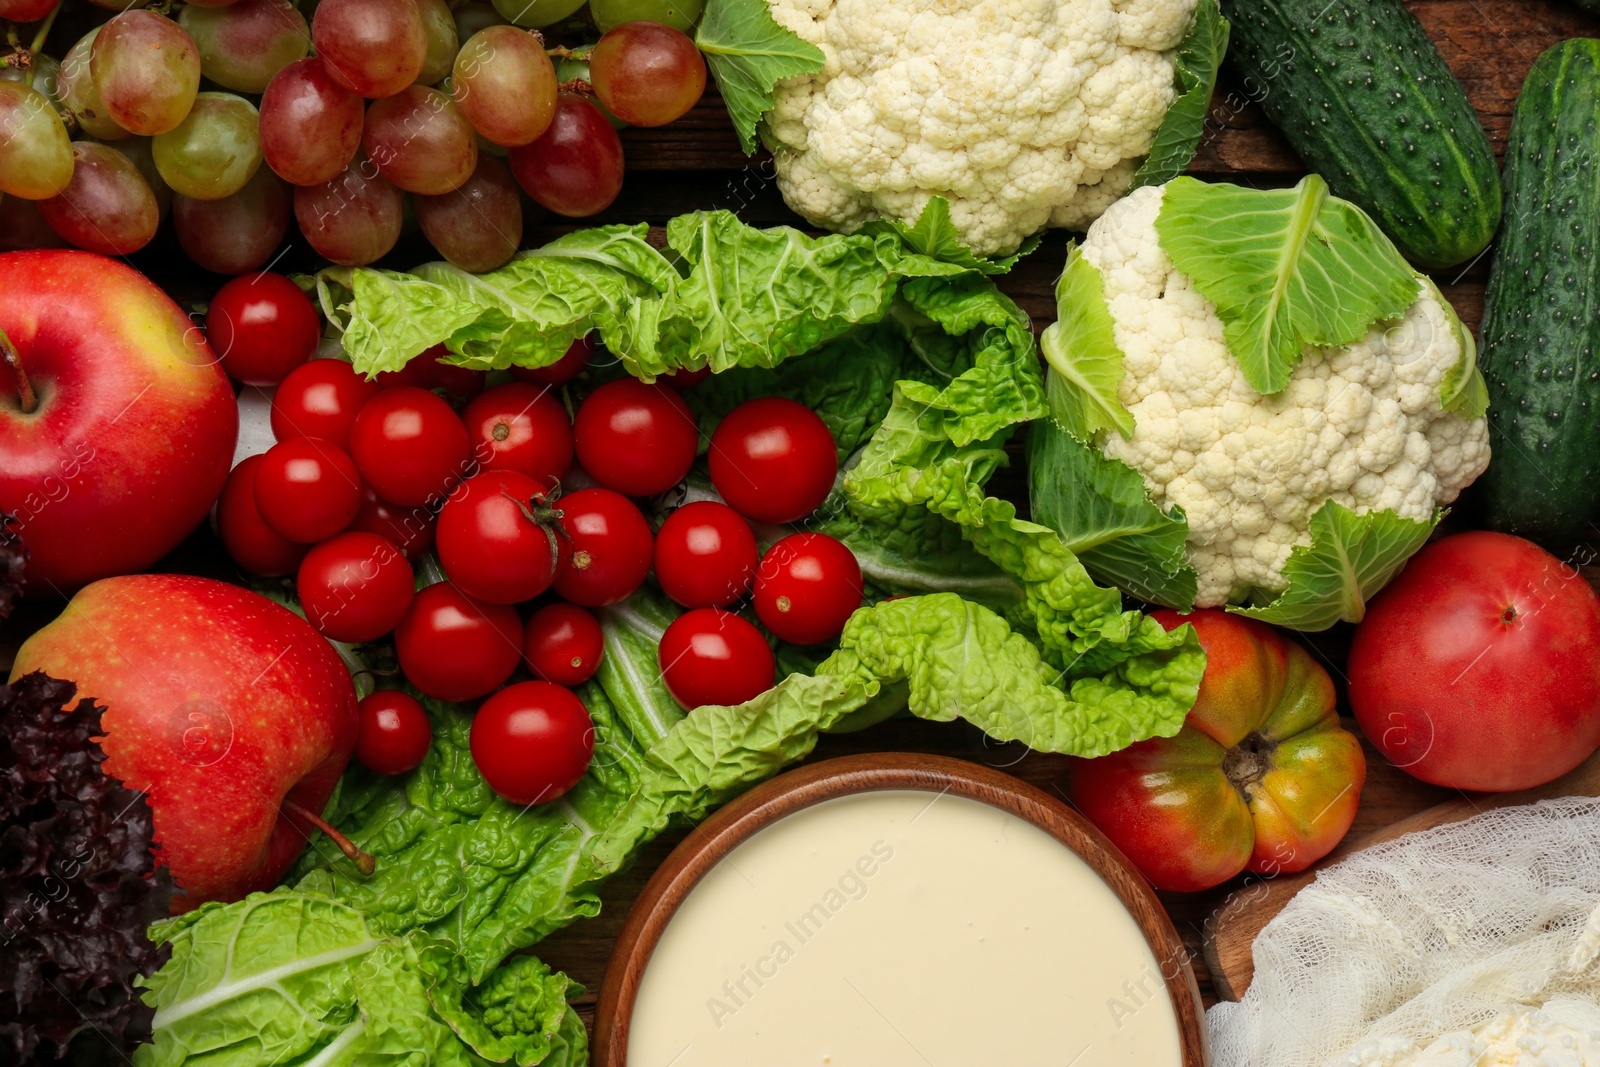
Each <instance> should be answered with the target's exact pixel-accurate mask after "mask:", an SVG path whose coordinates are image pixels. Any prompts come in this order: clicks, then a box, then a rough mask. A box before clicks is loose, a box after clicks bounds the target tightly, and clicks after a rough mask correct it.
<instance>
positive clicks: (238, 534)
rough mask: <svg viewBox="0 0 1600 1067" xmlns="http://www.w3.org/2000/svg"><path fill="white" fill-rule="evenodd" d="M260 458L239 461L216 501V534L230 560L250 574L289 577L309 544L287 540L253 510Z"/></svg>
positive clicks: (266, 576)
mask: <svg viewBox="0 0 1600 1067" xmlns="http://www.w3.org/2000/svg"><path fill="white" fill-rule="evenodd" d="M259 466H261V457H260V456H249V457H247V458H245V459H243V460H240V461H239V465H238V466H237V467H235V468H233V472H232V473H231V474H229V475H228V481H227V484H225V485H224V486H223V487H222V495H221V496H219V497H218V498H217V533H218V534H220V535H221V537H222V545H223V547H224V548H226V549H227V550H228V555H230V556H232V557H233V561H234V562H235V563H237V564H238V565H239V566H241V567H243V568H244V569H245V570H247V571H249V572H250V573H251V574H259V575H261V576H262V577H264V578H277V577H280V576H282V575H285V574H293V573H294V572H295V568H296V567H298V566H300V561H301V560H302V559H304V558H305V554H306V552H307V551H308V550H309V549H310V547H311V546H310V545H304V544H301V543H299V542H298V541H291V540H289V539H288V538H287V537H285V536H283V535H282V534H281V533H279V532H278V531H277V530H274V529H273V528H272V527H270V526H268V525H267V523H266V520H264V519H262V517H261V512H260V511H259V510H257V508H256V468H257V467H259Z"/></svg>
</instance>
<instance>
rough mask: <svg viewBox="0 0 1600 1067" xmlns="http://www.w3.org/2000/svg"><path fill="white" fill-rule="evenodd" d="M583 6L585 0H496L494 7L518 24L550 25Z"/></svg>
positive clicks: (507, 18)
mask: <svg viewBox="0 0 1600 1067" xmlns="http://www.w3.org/2000/svg"><path fill="white" fill-rule="evenodd" d="M582 6H583V0H494V9H495V10H496V11H498V12H500V14H501V15H502V16H504V17H505V19H506V21H508V22H512V23H515V24H516V25H518V26H524V27H526V26H533V27H538V26H548V25H550V24H551V23H553V22H560V21H561V20H562V19H564V18H566V17H567V16H568V15H570V14H572V13H573V12H574V11H576V10H578V9H579V8H580V7H582Z"/></svg>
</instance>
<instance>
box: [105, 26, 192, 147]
mask: <svg viewBox="0 0 1600 1067" xmlns="http://www.w3.org/2000/svg"><path fill="white" fill-rule="evenodd" d="M89 70H90V72H91V73H92V74H93V75H94V86H95V89H96V90H97V91H98V92H99V93H100V100H101V102H102V103H104V104H105V108H106V114H107V116H108V117H109V118H110V119H111V120H112V121H113V122H115V123H116V124H117V125H118V126H121V127H122V128H123V129H125V130H127V131H128V132H129V133H137V134H142V135H144V136H146V137H151V136H154V135H155V134H158V133H166V132H167V131H168V130H170V129H172V128H173V127H174V126H176V125H177V124H178V123H180V122H182V121H183V118H184V116H185V115H187V114H188V113H189V109H190V108H191V107H193V106H194V98H195V94H196V93H198V92H199V91H200V51H199V49H197V48H196V47H195V43H194V38H192V37H190V36H189V35H188V34H187V33H185V32H183V30H182V28H181V27H179V25H178V24H177V23H176V22H173V21H172V20H171V19H169V18H166V17H165V16H163V15H158V14H156V13H155V12H153V11H143V10H139V11H124V12H123V13H122V14H120V15H118V16H117V17H116V18H114V19H112V20H111V21H110V22H108V23H106V24H105V25H104V26H102V27H101V29H100V35H99V36H98V37H96V38H95V40H94V47H93V48H92V49H91V51H90V58H89Z"/></svg>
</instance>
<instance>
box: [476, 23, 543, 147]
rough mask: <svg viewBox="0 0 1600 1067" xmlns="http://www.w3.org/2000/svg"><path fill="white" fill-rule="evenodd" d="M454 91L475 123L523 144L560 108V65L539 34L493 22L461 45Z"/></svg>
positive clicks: (497, 139) (495, 137)
mask: <svg viewBox="0 0 1600 1067" xmlns="http://www.w3.org/2000/svg"><path fill="white" fill-rule="evenodd" d="M451 91H452V92H453V93H454V94H455V98H456V103H457V104H458V105H460V107H461V113H462V114H463V115H465V116H466V117H467V121H468V122H470V123H472V127H473V129H475V130H477V131H478V132H479V133H481V134H483V135H484V136H485V137H487V138H488V139H489V140H491V141H493V142H494V143H495V144H500V145H506V146H508V147H511V146H515V145H524V144H528V143H529V142H531V141H534V140H536V139H537V138H538V137H539V135H540V134H542V133H544V131H545V130H546V129H547V128H548V127H549V125H550V118H551V116H552V115H554V114H555V110H556V69H555V67H554V66H552V65H551V63H550V56H549V55H548V54H547V53H546V52H545V50H544V43H543V42H542V41H540V40H539V38H538V37H536V36H534V35H533V34H531V33H529V32H528V31H527V30H519V29H518V28H517V27H515V26H491V27H489V28H488V29H486V30H481V31H479V32H478V33H477V34H475V35H473V37H472V39H471V40H469V41H468V42H467V43H466V44H465V45H464V46H462V49H461V52H460V54H458V55H457V56H456V61H455V70H454V78H453V79H452V81H451Z"/></svg>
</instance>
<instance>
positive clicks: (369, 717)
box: [355, 689, 433, 774]
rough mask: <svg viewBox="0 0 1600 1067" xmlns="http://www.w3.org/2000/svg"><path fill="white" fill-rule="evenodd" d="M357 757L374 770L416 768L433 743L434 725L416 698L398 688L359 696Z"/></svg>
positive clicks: (386, 771) (400, 771)
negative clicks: (359, 719)
mask: <svg viewBox="0 0 1600 1067" xmlns="http://www.w3.org/2000/svg"><path fill="white" fill-rule="evenodd" d="M359 714H360V716H361V724H360V727H359V729H358V730H357V732H356V752H355V756H356V759H358V760H360V761H361V765H362V766H363V767H365V768H367V770H369V771H372V772H373V773H374V774H405V773H406V772H408V771H412V770H415V769H416V767H417V765H418V764H420V763H421V762H422V761H423V759H424V758H425V757H426V756H427V755H428V749H429V748H430V747H432V745H433V725H432V724H431V723H429V722H428V713H427V712H426V711H424V710H423V708H422V705H421V704H420V703H419V702H418V701H417V698H416V697H414V696H412V695H411V694H409V693H403V692H401V691H400V690H398V689H379V690H378V691H377V692H375V693H368V694H367V695H366V696H364V697H362V698H361V704H360V706H359Z"/></svg>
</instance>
